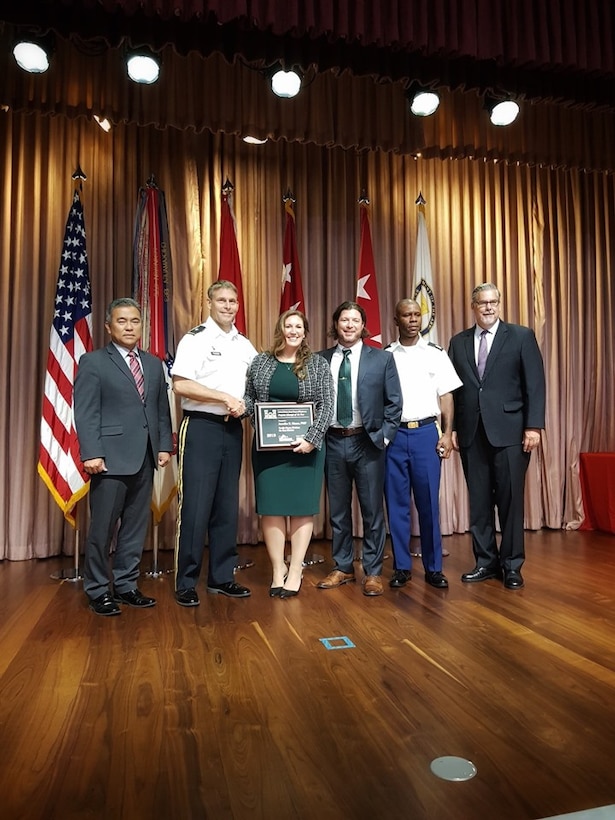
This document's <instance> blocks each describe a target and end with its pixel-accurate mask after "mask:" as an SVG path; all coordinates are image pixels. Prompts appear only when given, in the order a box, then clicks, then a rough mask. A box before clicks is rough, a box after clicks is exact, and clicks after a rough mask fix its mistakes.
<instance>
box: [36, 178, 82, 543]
mask: <svg viewBox="0 0 615 820" xmlns="http://www.w3.org/2000/svg"><path fill="white" fill-rule="evenodd" d="M92 347H93V345H92V291H91V288H90V274H89V268H88V255H87V251H86V245H85V221H84V217H83V206H82V204H81V199H80V197H79V192H78V191H75V193H74V196H73V204H72V207H71V209H70V212H69V214H68V219H67V221H66V230H65V232H64V244H63V248H62V258H61V260H60V268H59V272H58V282H57V285H56V296H55V311H54V314H53V321H52V324H51V332H50V334H49V351H48V354H47V371H46V374H45V394H44V396H43V412H42V417H41V444H40V450H39V462H38V474H39V475H40V477H41V478H42V479H43V481H44V482H45V484H46V485H47V488H48V490H49V492H50V493H51V495H52V496H53V497H54V499H55V501H56V503H57V504H58V506H59V507H60V509H61V510H62V512H63V513H64V518H66V520H67V521H69V522H70V523H71V524H72V525H73V527H74V526H75V519H74V517H73V515H71V513H72V510H73V508H74V506H75V504H76V503H77V501H79V499H80V498H82V497H83V496H84V495H85V494H86V493H87V491H88V489H89V486H90V485H89V476H88V474H87V473H86V472H85V471H84V470H83V467H82V464H81V457H80V455H79V442H78V440H77V433H76V431H75V422H74V416H73V387H74V384H75V376H76V374H77V365H78V363H79V359H80V358H81V354H82V353H87V352H88V351H90V350H92Z"/></svg>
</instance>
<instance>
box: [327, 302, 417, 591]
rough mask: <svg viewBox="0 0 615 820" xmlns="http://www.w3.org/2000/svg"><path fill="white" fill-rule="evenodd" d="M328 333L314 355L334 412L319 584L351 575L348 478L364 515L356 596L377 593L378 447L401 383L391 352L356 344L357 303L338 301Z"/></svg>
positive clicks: (395, 423) (389, 431) (394, 414)
mask: <svg viewBox="0 0 615 820" xmlns="http://www.w3.org/2000/svg"><path fill="white" fill-rule="evenodd" d="M331 335H332V336H333V337H334V338H335V339H337V345H336V346H335V347H331V348H329V349H328V350H325V351H323V352H322V353H321V355H322V356H324V357H325V359H326V360H327V361H328V362H329V364H330V367H331V373H332V375H333V383H334V385H335V390H336V399H335V402H336V415H335V417H334V420H333V423H332V425H331V427H329V431H328V433H327V441H326V444H327V455H326V461H325V478H326V483H327V490H328V494H329V514H330V520H331V529H332V531H333V541H332V545H331V551H332V554H333V560H334V561H335V569H334V570H333V571H332V572H330V573H329V575H327V577H326V578H325V579H323V580H322V581H321V582H320V583H319V584H318V587H319V588H320V589H333V588H334V587H339V586H341V585H342V584H347V583H349V582H351V581H354V580H355V574H354V568H353V558H354V549H353V542H352V487H353V483H354V485H355V487H356V489H357V496H358V498H359V505H360V507H361V515H362V518H363V552H362V555H363V571H364V573H365V579H364V582H363V594H364V595H369V596H374V595H382V592H383V587H382V579H381V575H382V559H383V556H384V542H385V538H386V530H385V524H384V509H383V493H384V464H385V448H386V446H387V444H389V442H391V441H393V439H394V438H395V433H396V432H397V428H398V427H399V422H400V419H401V409H402V395H401V386H400V383H399V376H398V375H397V368H396V366H395V360H394V359H393V355H392V353H389V352H388V351H385V350H380V349H378V348H375V347H370V346H368V345H366V344H363V339H364V338H365V337H366V336H367V335H368V334H367V330H366V329H365V311H364V310H363V308H362V307H361V306H360V305H359V304H357V303H356V302H342V304H341V305H339V307H338V308H337V309H336V310H335V312H334V314H333V327H332V330H331Z"/></svg>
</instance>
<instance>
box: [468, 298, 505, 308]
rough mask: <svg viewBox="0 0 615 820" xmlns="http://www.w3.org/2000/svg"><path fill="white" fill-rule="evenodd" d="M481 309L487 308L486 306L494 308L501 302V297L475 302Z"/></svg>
mask: <svg viewBox="0 0 615 820" xmlns="http://www.w3.org/2000/svg"><path fill="white" fill-rule="evenodd" d="M474 304H475V305H476V307H477V308H479V310H485V308H494V307H497V306H498V305H499V304H500V300H499V299H491V300H489V301H488V302H474Z"/></svg>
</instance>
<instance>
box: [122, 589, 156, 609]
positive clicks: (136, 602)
mask: <svg viewBox="0 0 615 820" xmlns="http://www.w3.org/2000/svg"><path fill="white" fill-rule="evenodd" d="M113 600H114V601H115V603H116V604H128V606H138V607H141V608H144V607H146V606H156V599H155V598H148V597H147V595H144V594H143V593H142V592H141V590H139V589H129V590H128V592H115V593H114V594H113Z"/></svg>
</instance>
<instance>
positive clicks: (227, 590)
mask: <svg viewBox="0 0 615 820" xmlns="http://www.w3.org/2000/svg"><path fill="white" fill-rule="evenodd" d="M207 592H213V593H214V594H217V595H228V597H229V598H249V597H250V595H252V593H251V592H250V590H249V589H248V588H247V587H242V586H241V584H236V583H235V582H234V581H229V582H228V583H227V584H207Z"/></svg>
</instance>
